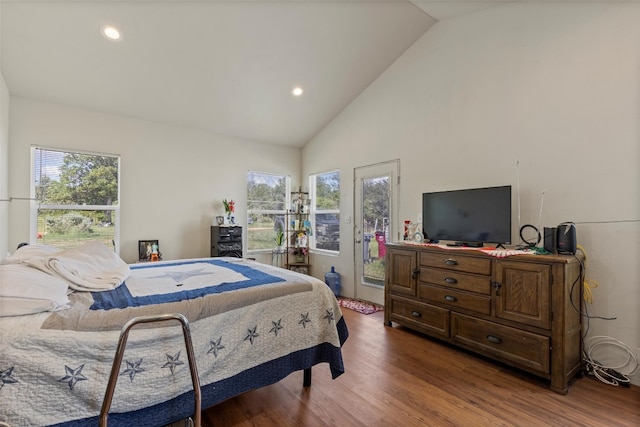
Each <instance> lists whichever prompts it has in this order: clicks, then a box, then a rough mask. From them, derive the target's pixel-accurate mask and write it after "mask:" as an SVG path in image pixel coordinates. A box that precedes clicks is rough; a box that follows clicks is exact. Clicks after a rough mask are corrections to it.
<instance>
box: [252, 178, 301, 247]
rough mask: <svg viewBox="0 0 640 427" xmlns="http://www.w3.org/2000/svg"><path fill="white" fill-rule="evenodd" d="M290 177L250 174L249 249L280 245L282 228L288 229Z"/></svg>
mask: <svg viewBox="0 0 640 427" xmlns="http://www.w3.org/2000/svg"><path fill="white" fill-rule="evenodd" d="M289 187H290V178H289V177H288V176H285V175H276V174H269V173H260V172H252V171H249V172H248V173H247V250H248V251H260V250H271V249H273V248H275V247H276V236H277V233H278V231H284V223H285V214H286V212H287V206H289V205H290V203H291V201H290V199H291V197H290V191H289Z"/></svg>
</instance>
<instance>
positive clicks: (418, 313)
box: [411, 311, 422, 318]
mask: <svg viewBox="0 0 640 427" xmlns="http://www.w3.org/2000/svg"><path fill="white" fill-rule="evenodd" d="M411 315H412V316H413V317H415V318H420V317H422V313H420V312H419V311H412V312H411Z"/></svg>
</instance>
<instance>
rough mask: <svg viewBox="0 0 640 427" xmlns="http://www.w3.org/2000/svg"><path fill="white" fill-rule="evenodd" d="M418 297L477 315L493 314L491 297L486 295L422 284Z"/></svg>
mask: <svg viewBox="0 0 640 427" xmlns="http://www.w3.org/2000/svg"><path fill="white" fill-rule="evenodd" d="M418 296H419V297H420V298H421V299H424V300H428V301H432V302H435V303H440V304H447V305H449V306H451V308H462V309H465V310H471V311H475V312H477V313H482V314H487V315H488V314H491V297H488V296H485V295H478V294H472V293H469V292H464V291H457V290H455V289H447V288H442V287H440V286H431V285H425V284H423V283H421V284H420V285H419V286H418Z"/></svg>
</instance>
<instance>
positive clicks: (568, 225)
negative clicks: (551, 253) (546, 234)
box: [556, 222, 577, 255]
mask: <svg viewBox="0 0 640 427" xmlns="http://www.w3.org/2000/svg"><path fill="white" fill-rule="evenodd" d="M556 245H557V247H558V253H559V254H571V255H573V254H575V253H576V245H577V243H576V226H575V224H573V223H572V222H563V223H562V224H560V225H558V229H557V232H556Z"/></svg>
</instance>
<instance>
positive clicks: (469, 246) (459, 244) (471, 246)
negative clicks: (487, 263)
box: [447, 242, 484, 248]
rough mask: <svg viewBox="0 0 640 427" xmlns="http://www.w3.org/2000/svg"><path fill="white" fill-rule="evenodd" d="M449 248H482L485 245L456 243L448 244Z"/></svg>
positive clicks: (479, 243) (480, 243)
mask: <svg viewBox="0 0 640 427" xmlns="http://www.w3.org/2000/svg"><path fill="white" fill-rule="evenodd" d="M447 246H452V247H460V246H463V247H467V248H481V247H483V246H484V244H483V243H482V242H454V243H447Z"/></svg>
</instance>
